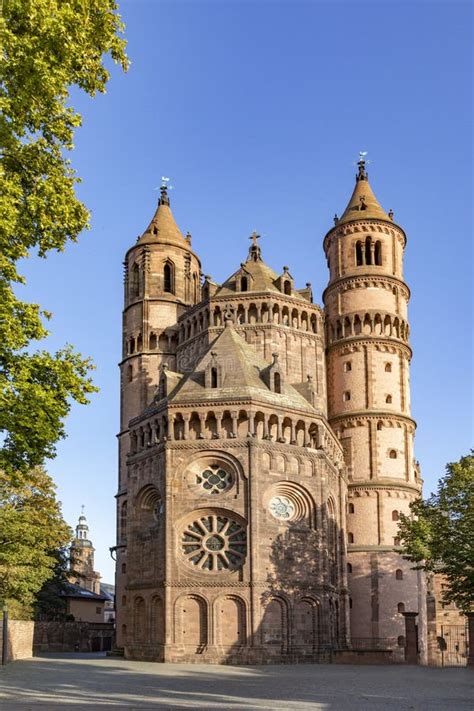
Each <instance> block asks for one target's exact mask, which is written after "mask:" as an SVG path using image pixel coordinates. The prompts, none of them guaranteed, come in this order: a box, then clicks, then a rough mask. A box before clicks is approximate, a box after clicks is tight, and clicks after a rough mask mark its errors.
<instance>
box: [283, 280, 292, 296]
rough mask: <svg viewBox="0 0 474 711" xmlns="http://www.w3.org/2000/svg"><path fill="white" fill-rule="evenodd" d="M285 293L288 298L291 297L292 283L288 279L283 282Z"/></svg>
mask: <svg viewBox="0 0 474 711" xmlns="http://www.w3.org/2000/svg"><path fill="white" fill-rule="evenodd" d="M283 292H284V293H285V294H287V295H288V296H290V295H291V281H288V279H286V280H285V281H284V282H283Z"/></svg>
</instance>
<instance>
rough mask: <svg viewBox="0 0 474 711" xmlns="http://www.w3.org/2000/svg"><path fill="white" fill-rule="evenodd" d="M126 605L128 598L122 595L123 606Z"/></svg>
mask: <svg viewBox="0 0 474 711" xmlns="http://www.w3.org/2000/svg"><path fill="white" fill-rule="evenodd" d="M126 604H127V596H126V595H122V605H126Z"/></svg>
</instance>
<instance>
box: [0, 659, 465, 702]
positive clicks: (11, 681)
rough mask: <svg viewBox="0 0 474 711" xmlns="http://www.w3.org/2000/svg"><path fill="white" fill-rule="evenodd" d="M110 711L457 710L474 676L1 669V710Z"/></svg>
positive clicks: (43, 662)
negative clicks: (161, 710)
mask: <svg viewBox="0 0 474 711" xmlns="http://www.w3.org/2000/svg"><path fill="white" fill-rule="evenodd" d="M106 708H107V709H109V708H110V709H172V710H173V711H175V710H176V709H221V710H223V709H230V710H233V709H238V710H240V709H246V710H247V711H248V710H249V709H265V710H266V711H282V710H285V709H289V710H291V711H293V710H294V711H303V710H305V709H313V710H316V709H321V710H324V711H326V710H327V711H346V710H347V711H349V709H350V710H351V711H353V710H354V709H356V710H359V709H360V710H361V711H362V710H363V711H372V709H384V710H385V711H391V710H393V711H395V709H396V710H397V711H404V710H405V709H414V710H415V711H421V710H423V711H432V710H433V709H440V710H441V709H442V710H443V711H457V710H458V709H473V708H474V673H473V672H472V671H470V670H468V669H466V668H451V669H432V668H431V669H428V668H423V667H410V666H383V667H382V666H380V667H376V666H346V665H344V666H343V665H311V664H308V665H299V666H290V665H287V666H281V665H278V666H277V665H275V666H273V665H270V666H265V667H231V666H206V665H171V664H152V663H145V662H129V661H125V660H123V659H112V658H105V657H103V656H98V655H86V654H83V655H73V654H68V655H67V654H63V655H56V656H54V657H53V656H51V655H48V656H43V657H36V658H35V659H30V660H24V661H19V662H15V663H14V664H10V665H8V666H6V667H3V668H0V709H1V711H9V710H10V709H12V711H29V710H30V709H31V710H32V711H40V710H41V711H54V710H55V709H65V710H66V711H73V710H76V709H86V710H88V711H95V709H106Z"/></svg>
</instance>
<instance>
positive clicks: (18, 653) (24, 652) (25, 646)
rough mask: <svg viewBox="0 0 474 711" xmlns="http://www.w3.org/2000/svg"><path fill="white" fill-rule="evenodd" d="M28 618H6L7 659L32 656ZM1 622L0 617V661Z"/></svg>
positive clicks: (1, 659) (31, 624)
mask: <svg viewBox="0 0 474 711" xmlns="http://www.w3.org/2000/svg"><path fill="white" fill-rule="evenodd" d="M34 624H35V623H34V622H32V621H30V620H8V648H7V661H8V662H13V661H15V659H30V657H32V656H33V628H34ZM2 639H3V622H2V620H1V617H0V663H3V658H2Z"/></svg>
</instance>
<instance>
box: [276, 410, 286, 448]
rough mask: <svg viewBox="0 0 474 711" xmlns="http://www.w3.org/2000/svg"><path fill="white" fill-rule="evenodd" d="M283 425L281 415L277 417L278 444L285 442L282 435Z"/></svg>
mask: <svg viewBox="0 0 474 711" xmlns="http://www.w3.org/2000/svg"><path fill="white" fill-rule="evenodd" d="M281 423H282V417H281V416H280V415H278V416H277V436H276V440H277V442H283V441H284V440H283V437H282V434H281Z"/></svg>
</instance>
